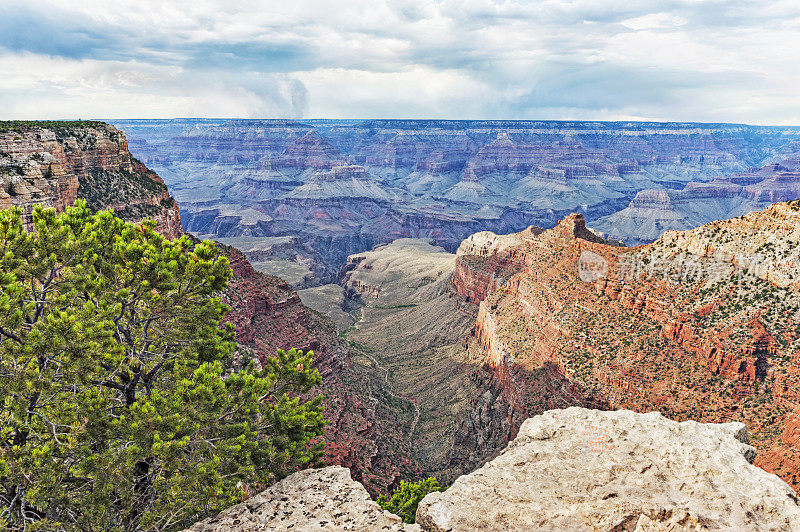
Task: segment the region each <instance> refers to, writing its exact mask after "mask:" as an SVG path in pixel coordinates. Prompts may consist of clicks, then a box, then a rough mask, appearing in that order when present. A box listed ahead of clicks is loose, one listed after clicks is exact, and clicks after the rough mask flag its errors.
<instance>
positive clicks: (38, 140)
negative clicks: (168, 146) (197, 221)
mask: <svg viewBox="0 0 800 532" xmlns="http://www.w3.org/2000/svg"><path fill="white" fill-rule="evenodd" d="M76 198H81V199H85V200H86V201H87V203H88V204H89V207H90V208H92V209H95V210H99V209H107V208H111V209H114V211H115V212H116V213H117V215H119V216H120V217H122V218H123V219H125V220H130V221H139V220H141V219H142V218H144V217H149V218H153V219H154V220H156V222H157V223H158V228H159V231H160V232H161V233H163V234H164V235H165V236H167V237H169V238H175V237H177V236H179V235H181V234H182V233H183V229H182V224H181V217H180V213H179V211H178V205H177V203H175V200H174V199H173V198H172V197H171V196H170V194H169V192H168V191H167V187H166V186H165V185H164V182H163V181H162V180H161V178H160V177H159V176H158V175H157V174H156V173H155V172H153V171H152V170H149V169H148V168H147V167H145V166H144V165H143V164H142V163H141V162H139V161H138V160H136V159H135V158H134V157H133V156H132V155H131V153H130V152H129V151H128V144H127V140H126V138H125V135H124V134H123V133H122V132H121V131H119V130H118V129H116V128H115V127H114V126H111V125H108V124H104V123H102V122H77V123H74V122H61V123H59V122H48V123H37V122H26V123H16V122H0V208H3V209H8V208H10V207H12V206H19V207H21V208H22V209H23V212H24V213H25V214H26V216H29V215H30V212H31V211H32V209H33V207H34V206H35V205H44V206H46V207H55V208H56V209H57V210H59V211H62V210H64V208H65V207H66V206H68V205H71V204H72V203H74V202H75V199H76Z"/></svg>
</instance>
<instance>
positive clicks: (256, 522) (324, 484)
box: [187, 466, 419, 532]
mask: <svg viewBox="0 0 800 532" xmlns="http://www.w3.org/2000/svg"><path fill="white" fill-rule="evenodd" d="M255 530H298V531H309V532H310V531H316V530H381V531H384V530H385V531H392V530H408V531H414V530H419V527H418V526H416V525H405V524H403V522H402V521H401V519H400V518H399V517H397V516H396V515H393V514H390V513H389V512H385V511H384V510H382V509H381V507H380V506H378V503H376V502H375V501H373V500H371V499H370V497H369V494H368V493H367V490H365V489H364V486H362V485H361V484H359V483H358V482H355V481H354V480H353V479H352V478H350V471H349V470H347V469H345V468H343V467H339V466H332V467H326V468H323V469H308V470H305V471H300V472H299V473H295V474H294V475H291V476H289V477H287V478H285V479H284V480H282V481H281V482H278V483H277V484H275V485H274V486H272V487H271V488H269V489H268V490H266V491H264V492H262V493H260V494H258V495H256V496H255V497H252V498H250V499H248V500H247V501H245V502H243V503H242V504H239V505H237V506H234V507H232V508H228V509H227V510H225V511H224V512H222V513H220V514H219V515H218V516H216V517H212V518H210V519H206V520H205V521H202V522H200V523H197V524H195V525H194V526H192V527H191V528H189V529H188V531H187V532H250V531H255Z"/></svg>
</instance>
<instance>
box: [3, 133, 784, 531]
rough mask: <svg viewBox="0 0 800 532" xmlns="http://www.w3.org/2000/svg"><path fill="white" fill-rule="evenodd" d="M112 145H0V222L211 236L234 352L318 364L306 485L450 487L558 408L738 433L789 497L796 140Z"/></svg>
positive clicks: (156, 138) (9, 141)
mask: <svg viewBox="0 0 800 532" xmlns="http://www.w3.org/2000/svg"><path fill="white" fill-rule="evenodd" d="M118 126H119V127H121V128H123V129H122V130H120V129H117V128H116V127H114V126H110V125H107V124H103V123H83V124H81V125H72V126H66V125H65V126H62V127H55V126H52V125H50V126H48V125H42V126H38V127H37V126H33V127H31V126H25V127H15V126H13V125H11V126H8V127H7V128H6V129H5V130H2V131H0V182H2V183H3V187H2V190H0V193H1V194H2V195H0V200H2V201H3V202H4V203H2V206H3V207H4V208H9V207H11V206H20V207H21V208H23V210H24V212H25V213H27V214H29V213H30V211H31V209H32V208H33V206H34V205H39V204H41V205H45V206H50V207H55V208H56V209H57V210H63V209H64V208H65V206H67V205H69V204H70V203H71V202H73V201H75V199H76V198H84V199H86V200H87V201H88V202H89V205H90V206H91V208H93V209H103V208H110V209H112V210H114V211H115V212H116V213H118V215H120V216H122V217H124V218H126V219H130V220H140V219H142V218H144V217H150V218H153V219H155V220H156V222H157V227H158V229H159V231H161V232H162V234H164V235H166V236H168V237H171V238H174V237H176V236H178V235H180V234H181V233H182V232H183V231H185V232H187V233H190V234H192V235H194V237H199V238H210V239H213V240H217V241H218V242H219V243H220V251H221V253H223V254H224V255H225V256H227V257H228V258H229V260H230V262H231V265H232V268H233V272H234V275H233V278H232V280H231V282H230V284H229V286H228V288H227V289H226V290H225V291H224V292H223V293H222V294H221V298H222V300H223V302H224V303H226V304H227V305H229V306H230V310H229V312H228V314H227V316H226V318H225V319H226V320H227V321H230V322H232V323H234V324H235V325H236V341H237V344H238V350H237V355H236V356H238V357H245V358H254V359H258V360H262V361H264V360H266V359H267V358H269V357H270V356H272V354H273V353H274V352H275V350H276V349H288V348H290V347H297V348H300V349H303V350H313V351H314V353H315V359H314V365H315V367H316V368H317V369H318V370H319V371H320V374H321V376H322V379H323V384H322V385H321V387H320V388H319V389H318V390H316V391H315V392H314V393H322V394H323V395H324V402H325V407H326V410H325V415H326V418H327V419H328V420H329V424H328V425H327V427H326V428H325V458H326V461H327V463H328V464H329V465H341V466H344V467H346V468H348V469H349V475H350V476H348V477H346V478H345V477H342V476H341V474H340V473H338V472H336V473H335V474H334V473H333V471H334V470H331V471H332V472H331V474H332V475H334V477H335V478H334V477H331V478H334V480H331V479H327V480H323V479H322V478H320V479H317V480H315V481H314V483H312V484H313V489H320V487H319V486H322V485H325V486H328V485H331V486H339V487H337V488H336V489H344V488H341V484H342V483H344V484H347V483H348V482H353V481H358V482H359V483H361V484H363V485H364V486H365V487H366V489H367V490H368V491H369V492H370V493H371V494H372V495H375V494H378V493H384V492H386V491H390V490H392V489H394V488H396V487H397V486H398V485H399V483H400V481H401V480H404V479H416V478H421V477H423V476H429V475H434V476H436V477H437V478H438V479H440V481H441V482H442V483H443V484H447V485H449V484H452V483H453V482H456V484H455V485H461V484H459V483H463V482H466V480H462V479H467V478H469V476H462V475H467V474H468V473H470V472H472V471H474V470H476V469H477V468H480V467H481V466H483V465H484V464H487V462H488V463H489V464H490V465H491V464H493V463H494V462H493V461H492V460H500V461H502V460H503V459H504V458H503V457H504V456H506V454H507V453H508V452H509V450H508V449H512V448H513V446H514V444H513V443H512V445H511V446H510V447H509V448H508V449H506V446H507V445H508V444H509V442H515V441H516V440H515V438H520V437H523V435H525V434H529V433H530V432H531V430H533V429H531V428H530V427H529V426H528V428H525V427H526V426H527V425H524V422H525V420H526V419H529V418H535V417H536V416H541V415H542V414H544V413H547V412H551V411H553V412H555V411H556V410H554V409H565V408H568V407H580V408H581V409H594V410H585V411H587V412H592V411H598V410H599V411H613V410H630V411H633V412H640V413H646V412H654V411H658V412H660V413H661V414H662V415H663V416H665V417H666V418H668V420H672V421H675V422H687V421H688V420H694V421H699V422H702V423H727V424H731V423H742V424H744V425H743V426H746V427H747V428H748V429H749V434H750V436H749V438H748V439H747V441H744V440H742V441H744V443H746V444H748V446H747V449H745V451H742V452H744V455H745V457H746V458H748V461H752V462H753V463H754V464H755V465H756V466H758V467H760V468H762V469H763V470H765V471H767V472H770V473H774V474H775V475H777V476H778V477H780V478H781V479H782V480H783V481H785V482H786V483H787V484H788V485H789V486H791V487H792V488H793V489H794V490H798V488H800V478H798V472H800V395H798V390H800V362H798V349H799V348H800V256H798V251H797V250H798V249H800V201H797V200H796V198H797V197H800V166H798V165H800V163H798V162H797V161H798V160H800V159H798V157H800V155H798V154H797V153H796V150H798V149H799V147H800V145H797V137H796V136H797V135H800V130H798V131H795V130H794V129H792V128H760V127H751V126H736V125H716V124H715V125H705V124H651V123H625V124H622V123H580V122H575V123H554V122H536V123H533V122H530V123H529V122H499V123H492V122H480V123H477V122H467V123H454V122H436V121H398V122H393V121H371V122H355V121H313V122H290V121H213V120H173V121H129V122H121V123H118ZM123 131H124V132H123ZM129 147H130V151H129ZM162 179H163V180H162ZM178 206H180V207H178ZM631 244H633V246H632V247H629V245H631ZM570 411H572V410H563V412H570ZM578 411H579V410H575V412H578ZM583 411H584V410H580V412H583ZM572 415H578V414H572ZM580 415H584V414H580ZM587 415H588V414H587ZM592 415H594V414H592ZM553 416H554V418H555V414H553ZM537 419H538V418H537ZM542 419H545V420H546V419H547V418H546V417H545V418H542ZM614 419H616V418H607V419H606V418H603V419H600V418H597V420H595V421H593V423H596V424H603V423H612V425H613V424H614V423H621V421H614ZM642 419H644V418H642ZM648 419H649V418H648ZM608 420H611V421H608ZM627 422H628V421H626V423H627ZM665 422H666V421H665ZM542 423H544V421H542ZM636 423H645V422H644V421H641V422H640V421H636V422H635V423H634V427H638V425H636ZM720 426H723V425H720ZM725 426H727V425H725ZM536 430H540V429H538V428H537V429H536ZM548 430H549V429H548ZM613 430H616V429H613ZM630 430H633V431H634V432H635V431H636V430H639V429H638V428H634V429H630ZM659 430H660V429H659ZM669 430H670V431H672V430H673V429H669ZM675 430H677V429H675ZM681 430H683V429H681ZM737 430H738V429H737ZM526 431H527V432H526ZM737 434H738V433H737ZM524 437H525V438H528V439H530V438H531V436H524ZM533 438H534V439H536V438H537V437H533ZM737 438H740V436H737ZM740 439H741V438H740ZM736 445H739V444H736ZM749 445H752V447H750V446H749ZM504 449H506V450H504ZM737 449H738V448H737ZM743 449H744V448H743ZM749 449H752V452H751V451H750V450H749ZM648 452H649V451H648ZM652 452H657V451H652ZM736 452H737V453H738V452H739V451H736ZM486 467H488V466H486ZM742 467H744V466H742ZM749 467H752V466H749ZM337 471H338V470H337ZM537 474H538V473H537ZM337 475H338V476H337ZM326 478H327V477H326ZM351 479H352V480H351ZM331 482H332V483H333V484H330V483H331ZM276 489H277V488H276ZM303 489H306V488H303ZM309 489H310V488H309ZM326 489H328V488H326ZM330 489H333V488H330ZM347 489H351V488H350V487H348V488H347ZM359 489H363V488H359ZM453 493H454V494H455V493H457V491H454V492H453ZM793 493H794V492H792V494H793ZM453 496H455V495H453ZM759 496H760V495H759ZM358 497H360V495H358ZM427 500H428V499H427V498H426V501H427ZM795 500H796V499H795ZM297 504H298V505H300V503H297ZM428 504H433V502H430V503H428ZM437 504H438V503H437ZM442 504H444V503H442ZM298 507H300V506H298ZM422 507H423V506H421V507H420V508H422ZM237 511H238V510H237ZM370 511H372V510H370ZM421 511H423V510H421ZM424 511H427V510H424ZM648 511H649V510H648ZM365 513H367V510H365ZM236 515H238V514H236ZM370 515H371V514H370ZM421 515H422V514H419V513H418V516H421ZM436 515H438V514H436ZM637 515H639V514H637ZM647 515H651V517H652V515H655V514H652V513H648V514H647ZM787 515H788V514H787ZM651 517H648V519H650V518H651ZM462 518H463V517H458V515H456V517H452V519H462ZM652 518H653V519H655V517H652ZM236 519H239V518H238V517H236ZM376 519H377V518H376ZM436 519H439V517H435V516H434V517H423V521H420V522H421V523H423V524H424V522H428V521H430V520H433V521H435V520H436ZM448 519H450V518H449V517H448ZM548 519H555V518H553V517H550V518H548ZM659 519H660V518H659ZM669 519H671V517H670V518H669ZM669 519H667V520H669ZM424 520H428V521H424ZM433 521H430V522H431V523H432V522H433ZM231 526H232V525H231ZM392 526H394V525H392ZM424 526H426V527H427V526H430V528H425V529H426V530H427V529H430V530H438V529H439V528H436V527H435V526H434V525H433V524H429V525H424ZM436 526H438V525H436ZM212 529H213V528H212ZM230 529H231V530H234V529H236V528H235V527H234V528H230ZM778 529H780V528H778ZM237 530H238V529H237Z"/></svg>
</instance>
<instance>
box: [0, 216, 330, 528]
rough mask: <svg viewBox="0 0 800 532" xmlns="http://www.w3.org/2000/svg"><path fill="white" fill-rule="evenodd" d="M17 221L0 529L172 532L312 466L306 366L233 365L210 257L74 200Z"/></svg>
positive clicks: (9, 260) (4, 277)
mask: <svg viewBox="0 0 800 532" xmlns="http://www.w3.org/2000/svg"><path fill="white" fill-rule="evenodd" d="M20 216H21V213H20V211H19V209H15V210H13V211H2V212H0V249H2V255H0V401H2V405H3V408H2V409H1V410H0V528H3V527H4V526H5V527H8V528H10V529H11V530H82V531H99V530H112V531H123V530H125V531H129V530H137V531H145V530H178V529H182V528H185V527H186V526H187V525H189V524H191V523H192V522H193V521H195V520H197V519H200V518H203V517H205V516H208V515H211V514H213V513H215V512H217V511H219V510H221V509H223V508H225V507H227V506H230V505H232V504H234V503H236V502H238V501H240V500H241V498H242V497H243V496H245V491H244V490H245V489H247V488H251V487H252V488H258V487H261V486H264V485H267V484H269V483H272V482H274V481H275V480H276V479H278V478H281V477H283V476H285V475H287V474H288V473H290V472H292V471H293V470H295V469H297V468H298V467H306V466H309V465H314V464H316V463H318V462H319V461H320V458H321V452H322V448H321V447H322V444H321V443H320V438H321V436H322V428H323V425H324V423H325V421H324V419H323V418H322V406H321V399H322V398H321V397H316V398H314V399H312V400H309V401H301V400H300V399H299V398H297V397H296V396H298V395H300V394H304V393H306V392H308V391H309V390H310V389H311V387H312V386H314V385H317V384H319V383H320V376H319V373H318V372H317V371H316V370H312V369H311V363H312V356H313V353H311V352H308V353H305V354H304V353H302V352H299V351H295V350H290V351H288V352H283V351H279V352H278V353H277V356H276V357H274V358H270V359H269V360H267V361H266V363H265V367H264V368H263V369H257V368H255V367H254V364H253V363H252V362H249V363H246V364H245V365H244V366H243V367H237V366H236V365H234V363H233V357H232V356H231V355H232V351H233V347H234V344H233V341H232V340H233V327H232V326H231V325H227V326H225V327H222V326H221V320H222V318H223V316H224V314H225V312H226V311H227V307H226V306H224V305H222V304H221V303H220V301H219V299H218V298H217V297H215V294H216V293H218V292H219V291H220V290H222V289H223V288H225V286H226V285H227V282H228V279H229V278H230V276H231V269H230V266H229V263H228V260H227V259H225V258H224V257H222V256H220V255H219V253H218V252H217V249H216V246H215V245H214V244H212V243H210V242H202V243H199V244H195V243H193V242H192V241H191V240H190V239H189V238H188V237H183V238H181V239H177V240H175V241H169V240H167V239H165V238H164V237H163V236H161V235H159V234H158V233H157V232H155V230H154V228H155V223H154V222H152V221H145V222H142V223H141V224H131V223H126V222H123V221H122V220H120V219H119V218H116V217H114V216H113V215H112V214H111V213H110V212H108V211H104V212H100V213H96V214H93V213H91V211H90V209H89V208H88V206H87V205H86V203H85V202H82V201H79V202H77V203H76V205H75V206H74V207H70V208H68V209H67V210H66V211H65V212H64V213H62V214H60V215H59V214H56V212H55V211H54V210H53V209H42V208H41V207H37V208H36V209H35V210H34V212H33V224H34V230H33V231H32V232H31V233H30V234H28V233H26V232H25V230H24V229H23V225H22V221H21V218H20ZM287 394H291V395H292V396H295V397H294V398H291V397H290V396H289V395H287ZM312 442H313V443H312Z"/></svg>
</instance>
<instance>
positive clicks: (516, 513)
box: [417, 407, 800, 531]
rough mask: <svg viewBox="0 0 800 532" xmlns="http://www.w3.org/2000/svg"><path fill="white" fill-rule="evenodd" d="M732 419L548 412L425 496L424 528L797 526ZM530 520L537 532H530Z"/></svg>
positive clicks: (420, 517)
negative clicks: (497, 451) (494, 454)
mask: <svg viewBox="0 0 800 532" xmlns="http://www.w3.org/2000/svg"><path fill="white" fill-rule="evenodd" d="M748 441H749V440H748V435H747V428H746V427H745V425H743V424H742V423H725V424H704V423H697V422H694V421H686V422H683V423H678V422H675V421H670V420H668V419H666V418H664V417H663V416H661V415H660V414H659V413H657V412H652V413H649V414H636V413H634V412H631V411H628V410H619V411H616V412H602V411H598V410H588V409H583V408H576V407H572V408H567V409H564V410H551V411H548V412H545V413H544V414H542V415H540V416H537V417H534V418H531V419H528V420H527V421H525V423H524V424H523V425H522V427H521V428H520V431H519V435H518V436H517V438H516V439H515V440H514V441H513V442H512V443H511V444H509V446H508V447H507V448H506V449H505V450H504V451H503V453H502V454H501V455H500V456H499V457H497V458H496V459H494V460H492V461H491V462H489V463H488V464H486V465H485V466H483V467H482V468H480V469H478V470H477V471H475V472H473V473H471V474H469V475H465V476H463V477H460V478H459V479H457V480H456V481H455V483H454V484H453V485H452V487H450V488H449V489H448V490H447V491H445V492H443V493H432V494H430V495H428V496H427V497H425V499H423V500H422V502H421V503H420V505H419V509H418V510H417V523H419V524H420V525H421V526H422V528H423V530H435V531H449V530H475V529H479V530H536V529H541V530H593V531H597V530H637V531H644V530H652V531H656V530H665V531H666V530H716V529H725V530H786V531H789V530H800V504H799V503H798V499H797V496H796V495H795V493H794V491H793V490H792V489H791V488H790V487H789V486H788V485H787V484H786V483H784V482H783V481H782V480H780V479H779V478H778V477H776V476H775V475H772V474H770V473H767V472H765V471H763V470H761V469H759V468H757V467H755V466H753V465H751V463H750V462H752V460H753V458H754V455H755V449H754V448H753V447H751V446H750V445H748ZM537 527H538V528H537Z"/></svg>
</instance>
